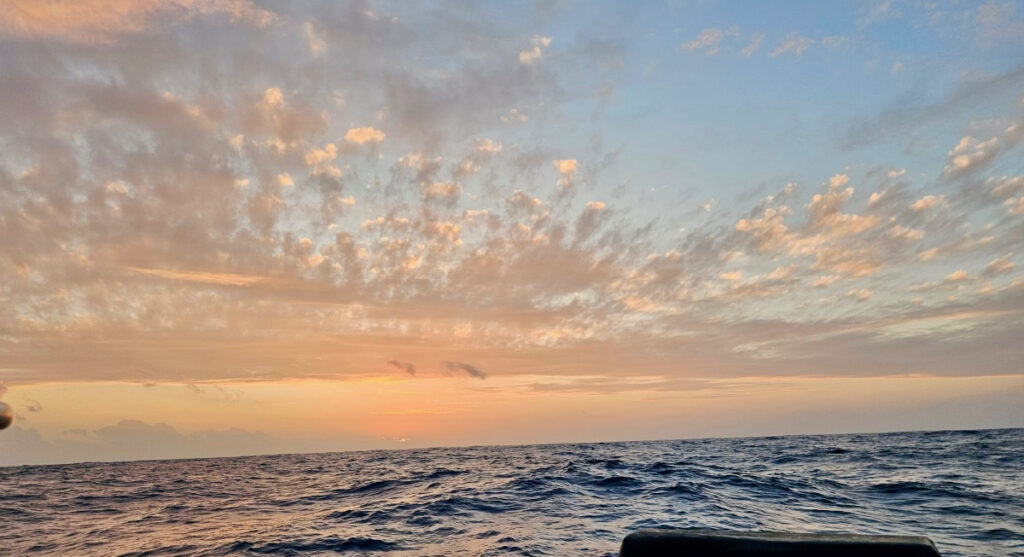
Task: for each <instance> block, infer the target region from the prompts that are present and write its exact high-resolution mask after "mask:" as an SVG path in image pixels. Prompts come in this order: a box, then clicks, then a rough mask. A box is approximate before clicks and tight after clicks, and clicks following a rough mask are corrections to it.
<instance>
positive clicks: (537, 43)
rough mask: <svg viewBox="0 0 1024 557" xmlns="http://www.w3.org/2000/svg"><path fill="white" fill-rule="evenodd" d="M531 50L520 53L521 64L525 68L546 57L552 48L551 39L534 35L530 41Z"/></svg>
mask: <svg viewBox="0 0 1024 557" xmlns="http://www.w3.org/2000/svg"><path fill="white" fill-rule="evenodd" d="M530 45H531V46H530V48H529V49H527V50H523V51H521V52H520V53H519V63H520V64H523V65H524V66H531V65H533V64H534V63H536V62H537V61H538V60H540V59H541V57H542V56H544V53H545V52H546V51H547V49H548V47H549V46H551V37H544V36H541V35H534V36H533V38H531V39H530Z"/></svg>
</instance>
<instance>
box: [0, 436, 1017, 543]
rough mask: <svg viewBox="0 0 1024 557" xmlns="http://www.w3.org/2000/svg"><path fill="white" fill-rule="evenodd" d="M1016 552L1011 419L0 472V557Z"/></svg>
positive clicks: (1014, 456)
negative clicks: (953, 425) (693, 540)
mask: <svg viewBox="0 0 1024 557" xmlns="http://www.w3.org/2000/svg"><path fill="white" fill-rule="evenodd" d="M658 526H666V527H691V526H700V527H712V528H732V529H740V530H748V529H765V530H786V531H800V532H822V531H839V532H854V533H877V534H916V535H925V536H928V537H930V538H932V540H934V541H935V543H936V545H937V546H938V548H939V550H940V551H941V552H942V554H943V555H945V556H953V555H998V556H1002V555H1024V429H1004V430H988V431H945V432H930V433H891V434H877V435H875V434H871V435H814V436H795V437H764V438H747V439H707V440H692V441H654V442H630V443H587V444H567V445H536V446H518V447H468V448H441V449H424V450H405V451H369V452H353V453H331V454H306V455H283V456H260V457H242V458H215V459H203V460H173V461H170V460H168V461H148V462H123V463H93V464H73V465H62V466H21V467H10V468H0V554H3V555H26V554H52V555H322V554H328V555H333V554H347V555H357V554H378V555H382V554H388V555H524V556H525V555H609V556H610V555H616V553H617V551H618V546H619V542H620V541H621V539H622V537H623V536H625V535H626V534H627V533H629V532H630V531H632V530H636V529H638V528H644V527H658Z"/></svg>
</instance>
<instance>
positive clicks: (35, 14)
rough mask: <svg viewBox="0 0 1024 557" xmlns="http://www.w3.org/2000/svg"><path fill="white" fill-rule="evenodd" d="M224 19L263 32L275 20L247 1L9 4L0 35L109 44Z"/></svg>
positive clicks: (0, 13)
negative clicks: (164, 25)
mask: <svg viewBox="0 0 1024 557" xmlns="http://www.w3.org/2000/svg"><path fill="white" fill-rule="evenodd" d="M211 15H222V16H227V18H228V20H229V21H230V22H232V23H238V24H247V25H253V26H255V27H266V26H267V25H269V24H271V23H272V22H273V21H274V20H275V19H276V16H275V15H274V13H273V12H270V11H268V10H264V9H262V8H259V7H257V6H255V5H253V3H252V2H250V1H249V0H164V1H161V0H115V1H113V2H111V1H110V0H81V1H77V2H61V1H56V0H10V1H9V2H5V3H4V5H3V6H0V33H3V34H6V35H12V36H15V37H26V38H38V39H49V40H57V41H66V42H71V43H110V42H114V41H116V40H117V38H118V37H119V36H121V35H124V34H129V33H140V32H142V31H145V30H147V29H150V28H152V27H153V26H154V25H155V24H156V23H157V22H158V21H171V22H174V21H184V20H188V19H192V18H195V17H198V16H211Z"/></svg>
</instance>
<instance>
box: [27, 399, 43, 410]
mask: <svg viewBox="0 0 1024 557" xmlns="http://www.w3.org/2000/svg"><path fill="white" fill-rule="evenodd" d="M25 410H26V411H28V412H32V413H37V412H42V411H43V405H42V404H40V403H39V401H38V400H35V399H33V398H26V399H25Z"/></svg>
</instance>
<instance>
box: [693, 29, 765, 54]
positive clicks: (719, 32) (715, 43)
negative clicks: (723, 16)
mask: <svg viewBox="0 0 1024 557" xmlns="http://www.w3.org/2000/svg"><path fill="white" fill-rule="evenodd" d="M737 34H738V30H737V29H736V28H730V29H724V30H723V29H719V28H717V27H709V28H707V29H704V30H703V31H701V32H700V34H699V35H697V37H696V38H695V39H693V40H691V41H687V42H685V43H683V44H681V45H679V47H678V48H677V50H679V51H687V52H692V51H694V50H702V51H704V54H705V56H714V55H715V54H716V53H718V51H719V43H721V41H722V39H723V38H725V37H726V36H735V35H737ZM748 48H749V47H748ZM744 50H746V49H744ZM745 55H746V54H745Z"/></svg>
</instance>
